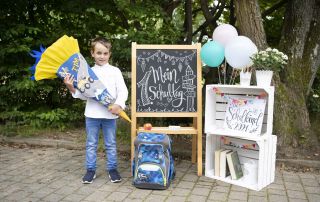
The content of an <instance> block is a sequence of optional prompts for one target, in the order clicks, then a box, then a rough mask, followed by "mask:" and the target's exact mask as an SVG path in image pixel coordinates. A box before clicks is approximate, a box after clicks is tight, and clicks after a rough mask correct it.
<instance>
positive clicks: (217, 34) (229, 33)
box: [212, 24, 238, 47]
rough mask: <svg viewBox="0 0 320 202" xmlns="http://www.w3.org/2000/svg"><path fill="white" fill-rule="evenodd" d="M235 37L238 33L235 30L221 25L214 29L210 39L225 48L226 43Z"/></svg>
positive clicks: (229, 26)
mask: <svg viewBox="0 0 320 202" xmlns="http://www.w3.org/2000/svg"><path fill="white" fill-rule="evenodd" d="M237 36H238V32H237V30H236V28H234V27H233V26H232V25H229V24H222V25H219V26H218V27H217V28H215V30H214V31H213V34H212V39H213V40H215V41H217V42H219V43H220V44H221V45H223V47H226V45H227V43H228V42H229V41H230V40H232V39H233V38H234V37H237Z"/></svg>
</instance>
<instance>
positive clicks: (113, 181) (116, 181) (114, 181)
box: [109, 175, 122, 183]
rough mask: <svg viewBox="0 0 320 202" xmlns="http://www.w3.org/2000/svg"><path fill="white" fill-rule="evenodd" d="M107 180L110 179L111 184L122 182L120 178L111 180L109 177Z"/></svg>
mask: <svg viewBox="0 0 320 202" xmlns="http://www.w3.org/2000/svg"><path fill="white" fill-rule="evenodd" d="M109 179H110V181H111V182H112V183H118V182H121V181H122V179H121V178H120V180H112V179H111V176H110V175H109Z"/></svg>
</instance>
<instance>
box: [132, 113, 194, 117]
mask: <svg viewBox="0 0 320 202" xmlns="http://www.w3.org/2000/svg"><path fill="white" fill-rule="evenodd" d="M135 115H136V117H197V116H198V113H197V112H174V113H170V112H136V113H135Z"/></svg>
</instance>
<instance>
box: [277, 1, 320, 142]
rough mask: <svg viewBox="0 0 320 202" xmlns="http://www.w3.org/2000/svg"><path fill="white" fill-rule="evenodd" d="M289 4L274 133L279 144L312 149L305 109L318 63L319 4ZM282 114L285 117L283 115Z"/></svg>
mask: <svg viewBox="0 0 320 202" xmlns="http://www.w3.org/2000/svg"><path fill="white" fill-rule="evenodd" d="M316 2H317V1H316V0H306V1H298V0H293V1H289V2H288V4H287V8H286V16H285V22H284V27H283V33H282V39H281V42H280V48H281V50H283V51H284V52H285V53H287V55H288V57H289V61H288V65H287V67H286V69H285V71H284V72H283V74H281V81H282V82H280V81H279V79H277V81H276V83H277V85H276V86H277V90H276V108H275V110H276V116H275V119H274V123H275V132H276V133H277V134H281V136H280V137H281V138H280V139H279V140H280V141H279V143H280V144H283V145H287V144H290V145H292V146H294V147H296V146H298V145H305V146H310V145H316V144H317V141H316V140H317V139H316V138H313V137H312V133H311V124H310V119H309V113H308V109H307V106H306V100H307V96H308V93H309V92H310V89H311V87H312V84H313V81H314V78H315V75H316V72H317V70H318V68H319V65H320V64H319V63H320V55H319V51H320V48H319V46H320V41H319V40H320V37H319V36H320V25H319V23H320V22H319V19H320V18H319V12H320V11H319V2H317V3H316ZM283 112H285V113H283Z"/></svg>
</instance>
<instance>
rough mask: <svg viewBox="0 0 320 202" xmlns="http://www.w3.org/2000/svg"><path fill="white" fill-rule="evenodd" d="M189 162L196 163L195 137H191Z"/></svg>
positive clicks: (194, 135)
mask: <svg viewBox="0 0 320 202" xmlns="http://www.w3.org/2000/svg"><path fill="white" fill-rule="evenodd" d="M191 162H192V163H196V162H197V135H196V134H193V135H192V156H191Z"/></svg>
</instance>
